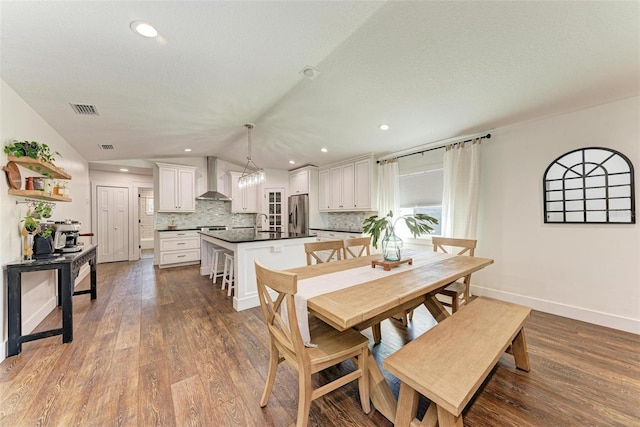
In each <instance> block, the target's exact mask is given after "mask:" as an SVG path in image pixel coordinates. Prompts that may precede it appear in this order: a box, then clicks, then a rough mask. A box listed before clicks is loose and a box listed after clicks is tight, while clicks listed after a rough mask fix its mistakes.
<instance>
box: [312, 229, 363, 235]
mask: <svg viewBox="0 0 640 427" xmlns="http://www.w3.org/2000/svg"><path fill="white" fill-rule="evenodd" d="M310 230H311V231H313V230H317V231H329V232H331V231H335V232H336V233H358V234H362V229H359V230H355V229H351V230H349V229H346V228H311V229H310Z"/></svg>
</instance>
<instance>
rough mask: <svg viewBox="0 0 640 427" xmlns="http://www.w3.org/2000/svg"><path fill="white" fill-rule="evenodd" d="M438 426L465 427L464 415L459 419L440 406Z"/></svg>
mask: <svg viewBox="0 0 640 427" xmlns="http://www.w3.org/2000/svg"><path fill="white" fill-rule="evenodd" d="M438 426H439V427H463V424H462V414H460V415H458V416H457V417H456V416H455V415H453V414H452V413H451V412H448V411H447V410H445V409H444V408H442V407H440V406H438Z"/></svg>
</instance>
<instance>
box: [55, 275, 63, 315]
mask: <svg viewBox="0 0 640 427" xmlns="http://www.w3.org/2000/svg"><path fill="white" fill-rule="evenodd" d="M57 277H58V281H57V284H56V285H57V286H58V307H60V306H62V271H61V270H60V269H58V274H57Z"/></svg>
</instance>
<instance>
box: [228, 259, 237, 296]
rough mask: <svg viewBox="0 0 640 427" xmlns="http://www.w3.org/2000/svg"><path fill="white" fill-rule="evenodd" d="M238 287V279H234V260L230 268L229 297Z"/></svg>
mask: <svg viewBox="0 0 640 427" xmlns="http://www.w3.org/2000/svg"><path fill="white" fill-rule="evenodd" d="M235 287H236V279H235V277H233V260H232V261H231V265H230V266H229V284H228V286H227V296H228V297H230V296H231V291H233V290H234V289H235Z"/></svg>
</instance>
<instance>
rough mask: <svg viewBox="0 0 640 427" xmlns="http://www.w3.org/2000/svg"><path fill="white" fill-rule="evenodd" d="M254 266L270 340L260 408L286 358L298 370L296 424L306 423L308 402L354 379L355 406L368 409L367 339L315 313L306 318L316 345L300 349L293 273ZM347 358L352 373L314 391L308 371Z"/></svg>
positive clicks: (367, 410)
mask: <svg viewBox="0 0 640 427" xmlns="http://www.w3.org/2000/svg"><path fill="white" fill-rule="evenodd" d="M255 269H256V282H257V285H258V297H259V298H260V307H261V309H262V314H263V315H264V318H265V320H266V323H267V328H268V331H269V339H270V342H271V347H270V356H269V372H268V374H267V382H266V384H265V387H264V392H263V394H262V398H261V399H260V407H262V408H264V407H265V406H266V405H267V401H268V400H269V395H270V394H271V389H272V388H273V384H274V381H275V377H276V372H277V370H278V364H279V363H280V362H282V361H284V360H286V361H288V362H289V363H290V364H291V366H292V367H293V368H295V369H296V370H297V371H298V414H297V422H296V426H298V427H301V426H306V425H307V423H308V421H309V410H310V408H311V401H312V400H315V399H317V398H319V397H321V396H324V395H325V394H327V393H329V392H331V391H334V390H336V389H337V388H339V387H342V386H343V385H346V384H348V383H350V382H351V381H353V380H356V379H357V380H358V388H359V393H360V404H361V405H362V409H363V411H364V412H365V413H369V412H370V411H371V404H370V402H369V371H368V355H369V348H368V345H369V340H368V339H367V337H365V336H364V335H362V334H360V333H359V332H357V331H355V330H353V329H347V330H346V331H343V332H340V331H338V330H336V329H334V328H332V327H331V326H329V325H327V324H326V323H324V322H322V321H321V320H319V319H317V318H315V317H314V316H309V331H310V334H311V342H312V343H313V344H314V345H315V347H305V345H304V343H303V341H302V336H301V335H300V329H299V327H298V317H297V315H296V309H295V299H294V295H295V294H296V293H297V288H298V276H297V275H296V274H293V273H288V272H285V271H278V270H272V269H270V268H268V267H265V266H264V265H263V264H261V263H260V261H258V260H256V261H255ZM269 289H271V290H273V291H275V293H276V298H275V300H274V299H272V296H271V294H270V293H269ZM283 306H284V307H286V310H282V307H283ZM283 313H285V314H283ZM352 358H355V365H356V369H355V370H354V371H351V372H349V373H347V374H346V375H343V376H341V377H339V378H337V379H335V380H333V381H332V382H330V383H328V384H324V385H322V386H321V387H319V388H316V389H313V387H312V384H313V382H312V379H311V376H312V374H314V373H317V372H320V371H322V370H324V369H327V368H329V367H332V366H335V365H338V364H340V363H342V362H344V361H346V360H349V359H352Z"/></svg>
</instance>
